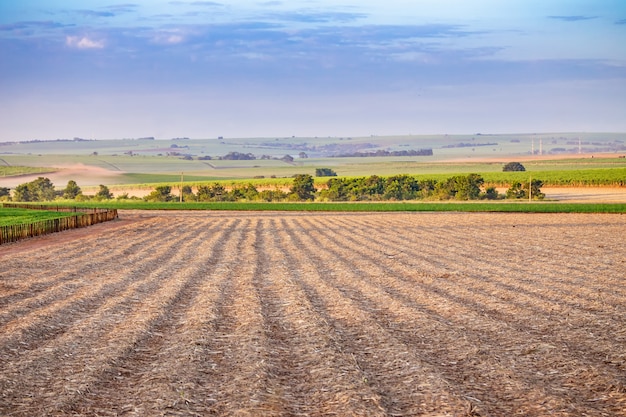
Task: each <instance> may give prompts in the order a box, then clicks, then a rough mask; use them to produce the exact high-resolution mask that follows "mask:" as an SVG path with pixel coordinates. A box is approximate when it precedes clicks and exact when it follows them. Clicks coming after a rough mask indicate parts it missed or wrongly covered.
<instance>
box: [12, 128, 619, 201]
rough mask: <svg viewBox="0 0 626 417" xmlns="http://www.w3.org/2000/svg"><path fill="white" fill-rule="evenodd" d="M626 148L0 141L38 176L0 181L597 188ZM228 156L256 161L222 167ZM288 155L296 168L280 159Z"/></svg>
mask: <svg viewBox="0 0 626 417" xmlns="http://www.w3.org/2000/svg"><path fill="white" fill-rule="evenodd" d="M625 140H626V135H625V134H623V133H553V134H501V135H479V134H476V135H430V136H429V135H419V136H418V135H406V136H373V137H355V138H337V137H328V138H310V137H309V138H307V137H289V138H225V139H224V138H222V139H217V138H214V139H184V140H182V139H171V140H145V139H136V140H135V139H119V140H93V141H91V140H77V141H72V140H64V141H31V142H13V143H0V163H1V164H2V165H3V168H5V169H6V170H7V172H8V173H7V174H6V175H11V174H10V173H11V172H14V173H21V174H26V173H27V172H28V171H27V170H32V172H33V175H30V176H27V175H21V176H19V177H9V176H7V177H6V178H2V177H0V187H2V186H4V187H15V186H16V185H18V184H20V183H23V182H26V181H27V180H32V179H34V178H36V177H37V174H36V173H37V172H46V171H51V170H56V172H52V173H50V174H46V176H48V177H49V178H50V179H51V180H52V181H53V182H54V183H55V184H56V185H57V186H63V185H64V184H66V183H67V181H69V180H75V181H77V182H78V184H79V185H80V186H81V187H85V191H86V192H91V191H93V189H94V188H93V187H97V186H98V185H99V184H105V185H108V186H110V187H111V189H112V190H113V191H114V192H115V193H116V194H120V193H124V192H129V191H130V192H131V193H132V192H134V191H139V192H138V194H139V196H143V194H142V193H143V192H144V191H145V190H147V189H150V188H153V187H154V186H155V185H157V184H178V183H179V182H180V177H181V173H184V181H185V183H187V184H189V185H194V184H200V183H205V184H206V183H207V182H211V181H222V182H224V183H225V184H229V183H231V182H234V183H238V182H239V181H250V180H254V182H255V185H259V186H266V187H273V186H275V185H278V186H280V185H282V184H283V183H284V180H285V179H288V178H291V177H293V176H294V175H297V174H311V175H312V174H314V172H315V170H316V168H322V167H327V168H330V169H333V170H334V171H336V172H337V174H338V175H339V176H343V177H358V176H369V175H372V174H376V175H379V176H389V175H396V174H411V175H417V176H420V177H421V178H435V179H438V178H447V177H450V176H451V175H457V174H469V173H478V174H481V175H482V176H483V177H484V178H485V180H486V181H487V183H493V184H494V185H501V184H504V183H507V182H510V181H519V180H520V178H521V179H523V180H525V181H527V180H528V178H527V176H526V175H524V176H520V175H521V174H519V173H503V172H502V165H503V164H504V163H506V162H510V161H518V160H519V161H522V162H523V163H524V165H525V166H526V168H527V172H528V173H529V174H532V175H535V174H539V175H540V176H541V177H542V178H541V179H542V180H544V181H546V184H549V183H550V182H553V183H554V185H558V186H561V185H564V186H578V185H581V183H582V184H587V182H588V181H590V179H591V181H592V182H593V181H596V183H592V185H604V186H620V184H622V186H623V179H624V170H625V169H626V159H624V158H619V157H620V156H623V155H624V154H626V145H624V143H625ZM486 144H493V145H489V146H487V145H486ZM540 144H544V146H543V147H542V148H540V147H539V146H540ZM419 149H432V151H433V155H432V156H385V157H372V156H367V157H345V156H343V157H341V156H340V155H345V154H354V153H356V152H365V153H368V152H369V153H371V152H379V151H380V152H402V151H407V152H409V151H416V150H419ZM533 152H534V153H533ZM229 153H241V154H251V155H253V156H254V157H255V158H256V159H253V160H227V159H221V158H222V157H223V156H225V155H227V154H229ZM286 155H289V156H291V157H292V158H293V160H292V161H290V160H282V159H281V158H282V157H284V156H286ZM206 158H210V159H206ZM21 167H23V168H21ZM20 170H22V171H20ZM38 170H39V171H38ZM544 178H545V179H544ZM320 180H323V179H320ZM90 187H92V188H90Z"/></svg>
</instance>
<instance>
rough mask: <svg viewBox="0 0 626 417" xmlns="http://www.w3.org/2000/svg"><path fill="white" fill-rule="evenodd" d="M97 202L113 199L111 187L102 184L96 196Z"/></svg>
mask: <svg viewBox="0 0 626 417" xmlns="http://www.w3.org/2000/svg"><path fill="white" fill-rule="evenodd" d="M95 198H96V199H97V200H110V199H112V198H113V193H112V192H111V191H109V187H107V186H106V185H102V184H100V189H99V190H98V192H97V193H96V195H95Z"/></svg>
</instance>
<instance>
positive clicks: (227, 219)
mask: <svg viewBox="0 0 626 417" xmlns="http://www.w3.org/2000/svg"><path fill="white" fill-rule="evenodd" d="M120 217H121V218H120V220H118V221H115V222H112V223H108V224H106V225H96V226H93V227H91V228H89V229H82V230H75V231H69V232H63V233H61V234H58V235H54V236H47V237H44V238H41V239H36V240H30V241H25V242H20V243H17V244H12V245H8V246H6V247H2V248H0V260H1V262H2V267H1V268H2V269H0V306H1V308H0V414H2V415H16V416H31V415H43V414H46V415H101V416H102V415H111V416H112V415H255V416H286V415H309V416H321V415H331V414H337V415H362V416H377V415H379V416H392V415H450V416H472V415H473V416H478V415H482V416H487V415H494V416H496V415H524V416H545V415H558V416H581V415H598V416H602V415H606V416H609V415H622V414H624V413H626V379H624V375H626V354H625V352H624V349H623V347H624V345H625V344H626V287H625V286H624V276H626V263H625V261H624V259H626V252H625V249H624V248H625V247H626V236H624V233H623V231H624V229H625V228H626V219H624V216H623V215H619V214H519V213H508V214H493V213H386V214H375V213H334V214H331V213H280V214H278V213H273V212H264V213H243V212H142V211H127V212H123V213H121V215H120ZM17 254H19V256H15V255H17Z"/></svg>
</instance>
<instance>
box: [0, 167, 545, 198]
mask: <svg viewBox="0 0 626 417" xmlns="http://www.w3.org/2000/svg"><path fill="white" fill-rule="evenodd" d="M484 182H485V181H484V179H483V178H482V177H481V176H480V175H479V174H469V175H455V176H452V177H450V178H447V179H445V180H441V181H437V180H429V179H426V180H418V179H417V178H416V177H414V176H411V175H404V174H403V175H393V176H390V177H379V176H377V175H371V176H369V177H359V178H339V177H332V178H330V179H329V180H328V181H327V182H326V183H325V187H320V189H317V188H316V187H315V182H314V179H313V176H311V175H308V174H299V175H295V176H294V177H293V182H292V185H291V187H290V188H289V189H288V190H282V189H279V188H276V189H266V190H258V189H257V188H256V187H255V186H254V185H253V184H245V185H239V186H233V187H231V188H230V189H227V188H226V187H224V185H222V184H220V183H217V182H216V183H213V184H204V185H199V186H197V187H196V191H195V192H194V190H193V189H192V187H191V186H189V185H184V186H183V187H182V188H181V189H179V190H178V192H177V193H176V194H173V193H172V187H171V186H169V185H161V186H157V187H156V188H155V189H154V190H153V191H152V192H151V193H150V194H148V195H147V196H145V197H144V198H143V200H144V201H153V202H168V201H180V200H182V201H200V202H211V201H313V200H318V201H406V200H497V199H504V198H507V199H528V198H533V199H535V200H540V199H543V198H544V197H545V195H544V194H543V193H542V192H541V186H542V185H543V183H542V181H541V180H538V179H533V180H532V181H531V182H530V183H529V182H526V183H521V182H516V183H514V184H512V185H511V186H510V188H509V189H508V190H507V191H506V193H505V194H500V193H499V192H498V191H497V190H496V189H495V187H484ZM9 191H10V190H9V189H8V188H0V199H4V200H12V201H23V202H38V201H52V200H55V199H66V200H76V201H87V200H97V201H101V200H110V199H112V198H113V194H112V193H111V191H110V190H109V189H108V187H107V186H105V185H100V186H99V190H98V192H97V193H96V194H95V195H93V196H87V195H84V194H83V193H82V190H81V188H80V187H79V186H78V184H77V183H76V181H73V180H70V181H68V183H67V186H66V187H65V188H64V189H62V190H56V189H55V187H54V184H52V182H51V181H50V179H48V178H44V177H39V178H37V179H36V180H34V181H31V182H28V183H25V184H20V185H18V186H17V187H16V188H15V190H14V193H13V196H11V195H10V192H9ZM128 198H129V197H128V194H122V195H119V196H118V197H117V199H118V200H123V199H128ZM130 198H133V199H138V198H136V197H130Z"/></svg>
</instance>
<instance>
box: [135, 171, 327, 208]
mask: <svg viewBox="0 0 626 417" xmlns="http://www.w3.org/2000/svg"><path fill="white" fill-rule="evenodd" d="M171 191H172V189H171V187H170V186H159V187H156V189H155V190H154V191H152V192H151V193H150V194H149V195H147V196H146V197H144V200H145V201H153V202H168V201H179V200H180V195H178V196H175V195H172V193H171ZM316 191H317V190H316V189H315V186H314V181H313V177H312V176H310V175H306V174H304V175H296V176H295V177H294V181H293V185H292V186H291V188H290V190H289V192H285V191H282V190H279V189H274V190H262V191H258V190H257V188H256V187H255V186H254V185H252V184H246V185H242V186H236V187H233V188H231V189H230V190H227V189H226V187H224V186H223V185H222V184H220V183H217V182H216V183H213V184H209V185H200V186H198V187H197V191H196V193H195V194H194V193H193V190H192V189H191V187H190V186H188V185H186V186H183V188H182V189H181V193H182V199H183V201H202V202H211V201H286V200H287V201H303V200H313V199H314V198H315V192H316Z"/></svg>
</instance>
